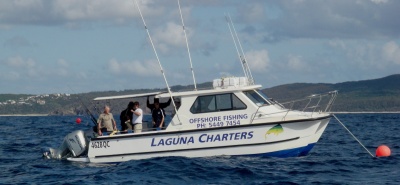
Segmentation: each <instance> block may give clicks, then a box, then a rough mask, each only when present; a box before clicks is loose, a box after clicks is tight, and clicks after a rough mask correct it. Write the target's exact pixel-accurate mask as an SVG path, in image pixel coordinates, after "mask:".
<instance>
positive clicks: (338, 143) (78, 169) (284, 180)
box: [0, 114, 400, 185]
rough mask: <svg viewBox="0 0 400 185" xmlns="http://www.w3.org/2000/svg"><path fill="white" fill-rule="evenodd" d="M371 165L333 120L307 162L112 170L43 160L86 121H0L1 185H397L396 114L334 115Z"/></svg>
mask: <svg viewBox="0 0 400 185" xmlns="http://www.w3.org/2000/svg"><path fill="white" fill-rule="evenodd" d="M337 116H338V118H339V119H340V120H341V121H342V122H343V123H344V124H345V125H346V126H347V127H348V128H349V129H350V130H351V131H352V132H353V134H354V135H355V136H357V137H358V139H359V140H360V141H361V142H362V143H363V144H365V146H366V147H367V148H368V150H369V151H371V152H372V153H373V154H374V155H375V150H376V148H377V147H378V146H379V145H381V144H385V145H387V146H389V147H390V148H391V151H392V155H391V156H390V157H385V158H372V157H371V156H370V155H369V154H368V153H367V152H366V151H365V150H364V149H363V148H362V147H361V146H360V145H359V144H358V143H357V142H356V141H355V140H354V139H353V138H352V137H351V136H350V134H349V133H348V132H347V131H346V130H344V129H343V127H342V126H341V125H340V124H339V123H338V122H337V121H335V120H334V118H332V120H331V122H330V124H329V125H328V127H327V129H326V131H325V133H324V134H323V135H322V137H321V139H320V141H319V142H318V143H317V144H316V145H315V147H314V148H313V150H311V152H310V153H309V155H308V156H305V157H296V158H272V157H235V156H218V157H206V158H185V157H163V158H153V159H146V160H137V161H128V162H123V163H119V164H112V165H109V164H108V165H95V164H82V163H73V162H68V161H63V160H55V159H44V158H42V153H43V152H44V151H46V150H48V148H49V147H53V148H57V147H58V146H59V145H60V144H61V142H62V140H63V138H64V136H65V135H67V134H68V133H70V132H72V131H74V130H78V129H87V128H89V127H91V125H92V123H90V122H89V121H90V120H89V118H88V117H80V118H81V119H82V120H83V121H82V123H81V124H76V123H75V119H76V118H77V116H44V117H0V125H1V126H0V135H1V139H0V184H227V185H228V184H229V185H230V184H400V162H399V160H400V156H399V153H400V114H338V115H337Z"/></svg>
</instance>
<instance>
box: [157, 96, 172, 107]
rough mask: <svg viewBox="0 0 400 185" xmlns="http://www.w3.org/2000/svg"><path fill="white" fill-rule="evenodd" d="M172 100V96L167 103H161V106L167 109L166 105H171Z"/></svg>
mask: <svg viewBox="0 0 400 185" xmlns="http://www.w3.org/2000/svg"><path fill="white" fill-rule="evenodd" d="M171 102H172V98H169V100H168V101H167V102H165V103H160V108H162V109H165V108H166V107H168V106H169V105H171Z"/></svg>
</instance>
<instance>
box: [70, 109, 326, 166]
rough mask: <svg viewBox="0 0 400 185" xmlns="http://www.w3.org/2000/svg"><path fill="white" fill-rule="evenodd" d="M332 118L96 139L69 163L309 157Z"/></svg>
mask: <svg viewBox="0 0 400 185" xmlns="http://www.w3.org/2000/svg"><path fill="white" fill-rule="evenodd" d="M329 120H330V116H326V117H322V118H313V119H307V120H296V121H281V122H274V123H259V124H250V125H240V126H232V127H218V128H209V129H199V130H185V131H176V132H167V131H158V132H147V133H141V134H125V135H117V136H113V137H98V138H93V139H92V140H91V141H90V142H89V145H88V147H89V148H88V156H87V157H79V158H68V160H70V161H78V162H91V163H117V162H123V161H128V160H138V159H147V158H153V157H166V156H184V157H208V156H218V155H232V156H237V155H239V156H272V157H297V156H304V155H307V154H308V152H309V151H310V150H311V149H312V148H313V146H314V144H315V143H316V142H317V141H318V139H319V138H320V137H321V135H322V133H323V132H324V130H325V128H326V126H327V124H328V122H329Z"/></svg>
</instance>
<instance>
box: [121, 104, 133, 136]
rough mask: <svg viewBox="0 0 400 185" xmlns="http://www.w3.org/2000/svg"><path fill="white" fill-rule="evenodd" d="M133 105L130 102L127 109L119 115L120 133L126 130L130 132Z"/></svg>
mask: <svg viewBox="0 0 400 185" xmlns="http://www.w3.org/2000/svg"><path fill="white" fill-rule="evenodd" d="M134 106H135V104H134V103H133V102H132V101H131V102H129V104H128V107H127V108H126V109H125V110H123V111H122V112H121V114H120V115H119V120H121V131H124V132H126V131H127V130H128V129H129V130H132V124H131V122H132V116H133V115H132V111H133V109H134Z"/></svg>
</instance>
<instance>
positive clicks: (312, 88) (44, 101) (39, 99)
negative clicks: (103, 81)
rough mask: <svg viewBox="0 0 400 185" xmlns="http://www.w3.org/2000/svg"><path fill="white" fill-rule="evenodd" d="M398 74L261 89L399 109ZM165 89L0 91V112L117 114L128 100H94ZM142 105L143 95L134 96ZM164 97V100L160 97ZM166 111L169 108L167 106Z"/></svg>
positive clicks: (286, 96)
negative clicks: (105, 110)
mask: <svg viewBox="0 0 400 185" xmlns="http://www.w3.org/2000/svg"><path fill="white" fill-rule="evenodd" d="M399 84H400V74H398V75H391V76H387V77H384V78H380V79H374V80H363V81H354V82H343V83H336V84H327V83H317V84H312V83H294V84H286V85H280V86H276V87H272V88H267V89H263V91H264V92H265V93H266V94H267V95H268V96H269V97H271V98H273V99H275V100H277V101H279V102H288V101H290V100H295V99H298V98H303V97H306V96H309V95H311V94H318V93H325V92H329V91H333V90H338V91H339V96H338V98H337V100H336V102H335V104H334V106H333V108H332V111H345V112H362V111H365V112H369V111H377V112H384V111H400V85H399ZM211 86H212V83H211V82H207V83H203V84H199V85H198V88H199V89H202V88H210V87H211ZM184 89H193V86H192V85H191V86H180V85H179V86H173V87H171V90H172V91H182V90H184ZM156 91H166V89H165V88H164V89H136V90H124V91H105V92H90V93H81V94H49V95H28V94H26V95H24V94H0V114H50V115H77V114H85V109H84V106H82V103H81V102H83V104H85V105H86V106H87V107H89V109H90V110H91V111H92V112H93V113H94V114H98V113H99V112H101V109H102V107H103V105H104V104H110V105H111V107H112V112H113V113H114V114H119V112H120V111H121V110H123V109H124V108H125V107H126V105H127V102H128V100H113V101H110V102H93V101H92V100H93V98H95V97H99V96H115V95H123V94H137V93H146V92H156ZM135 100H136V101H139V102H140V103H141V104H142V105H143V106H142V107H144V105H145V102H146V98H138V99H135ZM162 101H166V100H162ZM167 111H171V110H170V109H167Z"/></svg>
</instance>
